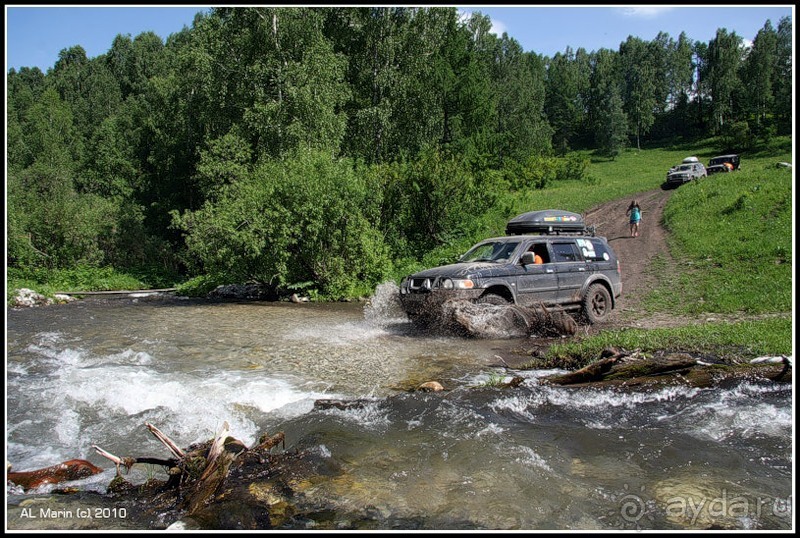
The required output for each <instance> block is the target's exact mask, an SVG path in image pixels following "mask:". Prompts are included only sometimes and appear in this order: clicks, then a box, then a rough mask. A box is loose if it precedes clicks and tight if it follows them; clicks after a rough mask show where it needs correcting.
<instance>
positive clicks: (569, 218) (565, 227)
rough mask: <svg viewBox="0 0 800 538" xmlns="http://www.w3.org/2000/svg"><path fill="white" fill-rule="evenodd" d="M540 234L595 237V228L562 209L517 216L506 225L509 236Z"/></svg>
mask: <svg viewBox="0 0 800 538" xmlns="http://www.w3.org/2000/svg"><path fill="white" fill-rule="evenodd" d="M532 233H538V234H542V235H560V234H571V235H595V227H594V226H586V224H585V223H584V222H583V216H581V215H579V214H578V213H572V212H570V211H563V210H561V209H542V210H539V211H528V212H527V213H523V214H521V215H517V216H516V217H514V218H513V219H511V220H510V221H508V224H507V225H506V234H507V235H522V234H532Z"/></svg>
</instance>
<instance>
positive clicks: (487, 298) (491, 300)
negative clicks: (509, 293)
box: [475, 293, 511, 306]
mask: <svg viewBox="0 0 800 538" xmlns="http://www.w3.org/2000/svg"><path fill="white" fill-rule="evenodd" d="M475 302H476V303H478V304H494V305H499V306H504V305H507V304H511V303H510V302H509V301H508V299H506V298H505V297H503V296H502V295H498V294H496V293H484V294H483V295H481V296H480V297H478V298H477V299H476V300H475Z"/></svg>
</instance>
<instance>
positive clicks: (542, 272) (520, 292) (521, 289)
mask: <svg viewBox="0 0 800 538" xmlns="http://www.w3.org/2000/svg"><path fill="white" fill-rule="evenodd" d="M528 251H531V252H536V253H537V254H539V255H540V256H541V257H542V261H543V262H544V263H541V264H532V263H531V264H527V265H523V264H522V259H521V258H522V256H520V260H519V261H518V262H517V263H518V271H517V303H518V304H520V305H522V306H531V305H533V304H535V303H539V302H541V303H545V304H553V303H555V302H556V299H557V297H558V275H557V274H556V270H555V264H554V263H552V254H551V252H550V251H549V250H548V248H547V243H546V242H544V241H536V242H533V243H531V244H529V245H528V246H527V247H525V250H523V251H522V252H523V253H524V252H528Z"/></svg>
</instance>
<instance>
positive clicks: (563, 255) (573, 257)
mask: <svg viewBox="0 0 800 538" xmlns="http://www.w3.org/2000/svg"><path fill="white" fill-rule="evenodd" d="M552 246H553V261H554V262H578V261H581V255H580V252H578V247H577V246H576V245H575V242H574V241H570V242H569V243H553V245H552Z"/></svg>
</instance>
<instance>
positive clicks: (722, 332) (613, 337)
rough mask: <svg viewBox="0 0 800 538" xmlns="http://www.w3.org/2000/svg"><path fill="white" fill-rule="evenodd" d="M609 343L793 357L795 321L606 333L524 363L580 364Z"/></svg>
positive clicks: (728, 356) (723, 355)
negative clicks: (793, 326) (793, 323)
mask: <svg viewBox="0 0 800 538" xmlns="http://www.w3.org/2000/svg"><path fill="white" fill-rule="evenodd" d="M608 347H615V348H617V349H624V350H628V351H633V350H638V351H641V352H644V353H652V352H655V351H681V352H686V353H690V354H696V355H713V356H715V357H718V358H720V359H724V360H729V361H736V360H748V359H752V358H755V357H758V356H764V355H769V356H774V355H781V354H785V355H791V353H792V320H791V318H790V317H788V316H782V317H775V318H769V319H761V320H755V321H740V322H735V323H703V324H691V325H687V326H685V327H679V328H669V329H620V330H615V331H604V332H602V333H600V334H598V335H596V336H591V337H587V338H585V339H583V340H581V341H578V342H569V343H564V344H556V345H553V346H551V347H550V349H549V350H548V352H547V355H546V357H545V358H543V359H537V360H536V361H535V362H532V363H531V364H528V365H526V366H527V367H531V368H533V367H535V368H543V367H553V366H558V367H560V368H581V367H583V366H586V365H587V364H589V363H591V362H594V361H595V360H597V358H598V357H600V352H601V351H602V350H603V349H605V348H608Z"/></svg>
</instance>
